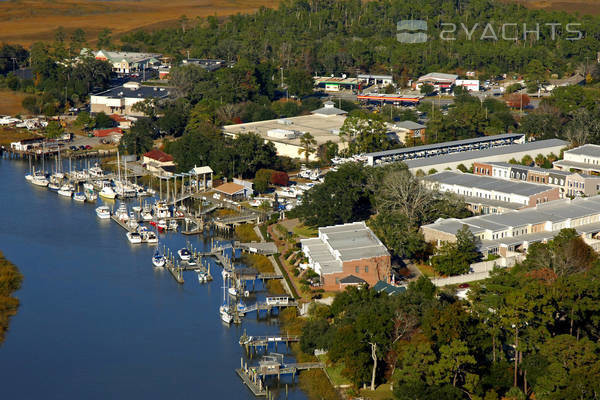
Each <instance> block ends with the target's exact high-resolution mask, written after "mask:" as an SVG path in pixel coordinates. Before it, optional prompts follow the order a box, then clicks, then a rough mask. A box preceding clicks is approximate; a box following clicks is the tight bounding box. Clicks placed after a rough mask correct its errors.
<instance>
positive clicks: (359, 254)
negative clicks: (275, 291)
mask: <svg viewBox="0 0 600 400" xmlns="http://www.w3.org/2000/svg"><path fill="white" fill-rule="evenodd" d="M300 243H301V244H302V251H303V252H304V254H305V255H306V257H307V258H308V262H309V266H310V267H311V268H312V269H313V270H314V271H315V272H316V273H317V274H319V276H320V277H321V283H322V284H323V288H324V289H325V290H343V288H344V286H345V285H348V284H360V283H361V282H364V283H367V284H369V285H370V286H374V285H375V284H376V283H377V282H379V281H384V282H389V280H390V274H391V256H390V253H389V252H388V251H387V249H386V247H385V246H384V245H383V243H381V241H380V240H379V239H378V238H377V236H375V234H374V233H373V231H371V229H370V228H369V227H367V225H366V224H365V223H364V222H354V223H349V224H343V225H334V226H328V227H322V228H319V236H318V237H316V238H311V239H302V240H301V241H300Z"/></svg>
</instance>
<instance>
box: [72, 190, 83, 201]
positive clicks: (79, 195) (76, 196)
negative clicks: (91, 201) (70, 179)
mask: <svg viewBox="0 0 600 400" xmlns="http://www.w3.org/2000/svg"><path fill="white" fill-rule="evenodd" d="M73 200H75V201H78V202H80V203H83V202H85V193H83V192H77V193H73Z"/></svg>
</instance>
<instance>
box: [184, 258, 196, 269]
mask: <svg viewBox="0 0 600 400" xmlns="http://www.w3.org/2000/svg"><path fill="white" fill-rule="evenodd" d="M186 262H187V265H189V266H190V267H195V266H196V265H198V263H197V262H196V259H195V258H194V257H190V259H189V260H187V261H186Z"/></svg>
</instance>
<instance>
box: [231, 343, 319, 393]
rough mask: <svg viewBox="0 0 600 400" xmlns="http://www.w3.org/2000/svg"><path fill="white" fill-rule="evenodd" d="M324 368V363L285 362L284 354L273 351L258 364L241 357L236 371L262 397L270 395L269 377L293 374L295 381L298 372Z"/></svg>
mask: <svg viewBox="0 0 600 400" xmlns="http://www.w3.org/2000/svg"><path fill="white" fill-rule="evenodd" d="M323 368H325V364H323V363H284V362H283V355H282V354H277V353H271V355H268V356H263V358H262V360H261V361H259V364H258V365H257V366H251V367H248V365H247V364H246V363H244V359H243V358H241V359H240V368H237V369H236V370H235V372H236V373H237V375H238V376H239V377H240V379H241V380H242V382H244V384H245V385H246V386H248V388H249V389H250V391H251V392H252V394H254V396H256V397H260V396H269V388H268V386H267V383H266V380H267V378H268V377H272V376H273V377H274V376H277V380H278V381H279V380H280V378H281V375H291V376H292V383H293V382H294V379H295V377H296V374H298V373H299V372H300V371H305V370H309V369H323ZM286 389H287V387H286Z"/></svg>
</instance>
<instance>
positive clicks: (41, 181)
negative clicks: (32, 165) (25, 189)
mask: <svg viewBox="0 0 600 400" xmlns="http://www.w3.org/2000/svg"><path fill="white" fill-rule="evenodd" d="M31 183H33V184H34V185H36V186H43V187H46V186H48V183H49V182H48V179H46V174H45V173H43V172H42V171H33V177H32V178H31Z"/></svg>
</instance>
